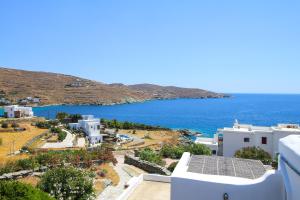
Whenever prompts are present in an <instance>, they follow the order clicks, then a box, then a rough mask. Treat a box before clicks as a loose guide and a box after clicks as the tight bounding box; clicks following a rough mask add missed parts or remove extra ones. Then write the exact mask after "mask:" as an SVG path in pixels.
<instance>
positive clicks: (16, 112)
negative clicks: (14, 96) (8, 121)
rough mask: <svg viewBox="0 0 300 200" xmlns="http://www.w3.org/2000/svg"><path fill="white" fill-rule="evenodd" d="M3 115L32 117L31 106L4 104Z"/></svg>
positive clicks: (8, 116)
mask: <svg viewBox="0 0 300 200" xmlns="http://www.w3.org/2000/svg"><path fill="white" fill-rule="evenodd" d="M4 117H7V118H22V117H33V111H32V107H24V106H18V105H11V106H4Z"/></svg>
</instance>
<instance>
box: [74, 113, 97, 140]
mask: <svg viewBox="0 0 300 200" xmlns="http://www.w3.org/2000/svg"><path fill="white" fill-rule="evenodd" d="M69 126H70V128H72V129H80V130H82V131H83V132H84V133H85V134H86V136H87V137H88V140H89V142H90V144H92V145H95V144H97V143H101V142H102V141H103V135H102V134H100V129H101V124H100V119H98V118H94V116H93V115H82V120H78V123H69Z"/></svg>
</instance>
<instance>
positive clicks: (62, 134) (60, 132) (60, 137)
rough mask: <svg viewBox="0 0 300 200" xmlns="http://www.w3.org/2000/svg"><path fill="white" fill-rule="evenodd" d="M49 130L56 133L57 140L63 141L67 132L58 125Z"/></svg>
mask: <svg viewBox="0 0 300 200" xmlns="http://www.w3.org/2000/svg"><path fill="white" fill-rule="evenodd" d="M50 131H51V132H52V133H57V137H58V140H59V141H63V140H64V139H65V138H66V136H67V133H66V132H65V131H63V130H61V129H60V128H58V127H52V128H51V129H50Z"/></svg>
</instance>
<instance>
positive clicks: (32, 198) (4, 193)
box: [0, 181, 54, 200]
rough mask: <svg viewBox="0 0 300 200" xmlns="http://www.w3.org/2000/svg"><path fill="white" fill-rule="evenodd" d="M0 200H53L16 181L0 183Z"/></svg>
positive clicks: (45, 194)
mask: <svg viewBox="0 0 300 200" xmlns="http://www.w3.org/2000/svg"><path fill="white" fill-rule="evenodd" d="M0 199H1V200H9V199H17V200H54V198H52V197H50V196H49V195H48V194H47V193H45V192H43V191H41V190H39V189H37V188H34V187H32V186H31V185H28V184H24V183H20V182H17V181H0Z"/></svg>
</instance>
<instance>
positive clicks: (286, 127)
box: [218, 124, 300, 133]
mask: <svg viewBox="0 0 300 200" xmlns="http://www.w3.org/2000/svg"><path fill="white" fill-rule="evenodd" d="M218 131H219V132H224V131H225V132H227V131H228V132H249V133H255V132H265V133H272V132H274V131H286V132H300V127H299V125H298V124H278V125H277V126H271V127H267V126H253V125H251V124H234V126H233V127H231V128H230V127H225V128H222V129H218Z"/></svg>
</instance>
